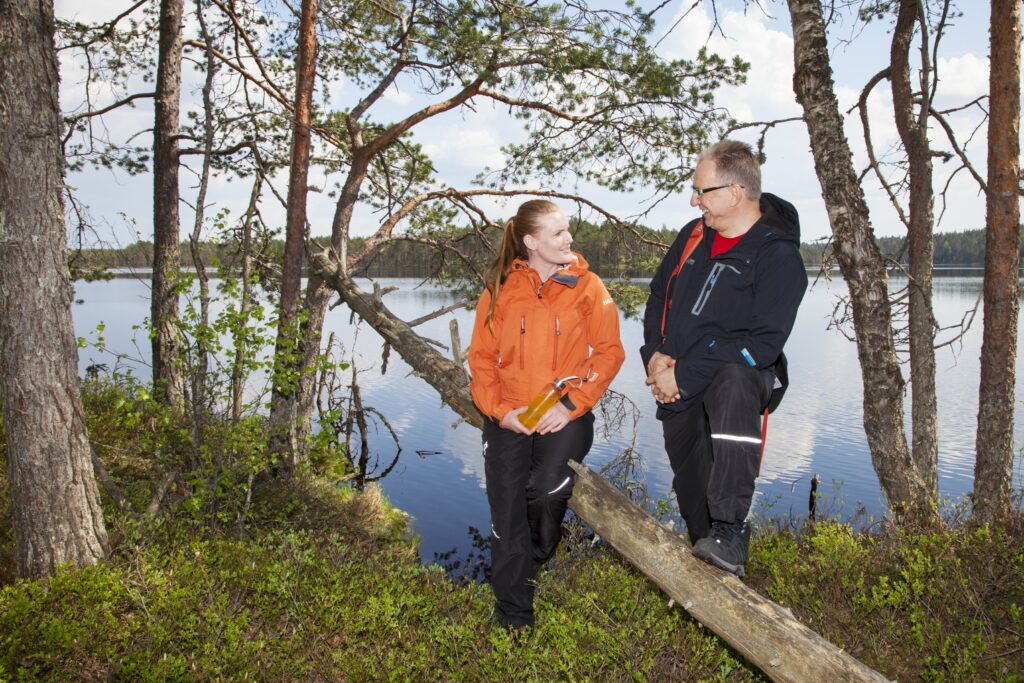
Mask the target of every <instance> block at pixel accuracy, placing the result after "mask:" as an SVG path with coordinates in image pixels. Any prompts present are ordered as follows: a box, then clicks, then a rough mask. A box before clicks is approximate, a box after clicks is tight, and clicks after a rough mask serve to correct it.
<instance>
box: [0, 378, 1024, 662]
mask: <svg viewBox="0 0 1024 683" xmlns="http://www.w3.org/2000/svg"><path fill="white" fill-rule="evenodd" d="M100 399H102V400H97V397H96V396H92V397H91V398H90V400H89V401H87V405H88V406H89V410H90V411H99V413H102V414H97V415H94V417H95V418H96V419H98V420H99V421H100V422H102V424H104V425H105V428H104V429H100V428H99V424H97V427H96V429H95V431H94V435H93V438H94V440H102V443H103V444H105V446H104V447H103V448H99V447H98V450H100V451H101V454H102V455H103V457H104V458H105V460H106V461H107V462H108V467H109V468H110V469H111V471H112V472H113V473H114V474H115V476H116V477H117V478H118V481H119V482H120V483H121V484H122V486H123V487H124V490H125V492H126V493H127V494H128V495H127V498H128V501H127V502H126V503H125V504H124V505H122V506H115V505H113V504H111V503H107V504H106V505H107V508H106V519H107V523H108V528H109V530H110V531H111V538H112V541H113V543H114V544H115V547H114V549H113V551H112V554H111V556H110V558H109V559H108V560H107V561H106V562H104V563H103V564H102V565H100V566H98V567H93V568H88V569H79V570H67V571H64V572H62V573H60V574H59V575H57V576H55V577H52V578H50V579H47V580H41V581H24V580H17V581H16V580H14V579H13V569H12V564H13V563H12V559H13V548H12V543H13V541H12V538H11V532H10V523H9V517H10V515H9V511H8V510H7V506H8V499H7V490H6V489H7V487H6V482H3V485H2V486H0V505H3V506H4V519H5V520H6V521H5V522H4V523H3V524H0V577H2V579H3V581H4V584H5V585H4V587H3V589H2V591H0V680H51V681H77V680H87V681H94V680H152V681H164V680H190V681H191V680H247V679H253V680H314V681H318V680H346V681H366V680H395V681H425V680H466V681H518V680H531V681H550V680H570V681H577V680H594V681H625V680H638V681H643V680H649V681H755V680H764V679H763V678H762V676H761V674H760V673H759V672H758V671H757V670H756V669H754V668H753V667H752V666H750V665H749V664H747V663H745V662H743V661H742V660H741V658H740V657H739V656H738V655H737V654H736V653H735V652H733V651H732V650H730V649H729V648H728V647H727V646H725V645H724V644H723V643H722V641H720V640H719V639H718V638H717V637H715V636H714V634H712V633H710V632H709V631H707V630H706V629H704V628H703V627H701V626H700V625H699V624H698V623H696V622H694V621H693V620H692V619H690V618H689V617H688V616H687V615H686V614H685V613H684V612H683V611H682V610H681V609H679V608H677V607H670V606H669V604H668V601H667V598H666V597H665V596H664V595H663V594H662V593H661V592H660V590H659V589H658V588H657V587H656V586H654V585H653V584H651V583H650V582H649V581H647V580H646V579H645V578H644V577H643V576H642V575H640V574H638V572H636V571H635V570H634V569H633V568H632V567H630V566H629V565H628V564H627V563H625V562H624V561H623V560H621V559H620V558H619V557H618V555H617V554H616V553H615V552H614V551H613V550H612V549H610V548H608V547H607V546H605V545H603V544H598V545H596V546H593V545H592V544H591V543H589V542H586V540H585V539H584V538H583V537H582V533H581V530H579V529H574V530H573V532H572V535H571V537H570V539H569V542H568V543H566V544H565V547H564V548H563V549H562V550H561V551H560V552H559V555H558V556H557V557H556V558H555V560H554V561H553V563H552V565H551V567H550V569H549V571H546V572H545V573H543V574H542V576H541V577H540V580H539V586H538V592H537V626H536V628H535V629H533V631H532V632H530V633H528V634H526V635H511V636H510V635H509V634H507V633H505V632H504V631H503V630H501V629H498V628H496V627H495V626H494V623H493V618H492V614H491V595H490V591H489V589H488V587H487V586H486V585H478V584H475V583H471V582H470V583H465V584H462V585H459V584H456V583H455V582H453V581H452V580H450V579H449V577H448V576H447V575H446V574H445V573H444V572H443V571H442V570H441V569H440V568H438V567H437V566H434V567H424V566H423V565H421V564H420V562H419V558H418V554H417V552H416V548H415V540H414V539H410V538H409V536H408V533H407V529H406V524H405V520H404V517H403V515H401V514H400V513H398V512H397V511H395V510H393V509H392V508H390V506H389V505H388V504H387V501H385V500H383V499H382V498H381V496H380V493H379V491H378V490H377V489H375V488H372V487H371V488H368V489H366V490H365V491H362V492H359V491H354V490H352V489H350V488H339V487H337V486H334V485H332V484H330V483H328V481H327V480H326V479H325V478H323V477H314V476H312V475H309V476H304V477H300V478H298V479H297V480H296V481H295V482H293V483H288V484H285V483H282V482H281V481H280V480H279V479H275V478H273V477H269V476H264V477H260V478H258V479H257V482H258V483H257V485H256V487H255V489H254V491H253V495H252V505H251V508H250V509H248V511H247V517H246V523H245V524H244V525H243V526H242V527H237V526H236V525H234V524H230V523H227V522H226V521H225V522H224V523H220V524H211V523H210V519H211V518H210V517H205V516H202V515H199V514H198V513H197V512H196V508H195V507H194V506H189V505H187V504H185V501H183V500H178V501H177V502H176V503H175V504H174V505H172V506H170V508H169V509H167V510H165V511H164V512H162V513H161V514H159V515H155V516H146V515H139V514H129V512H128V510H130V509H133V506H134V509H144V507H145V505H144V502H145V501H147V500H148V498H149V496H150V495H151V493H152V490H153V489H154V488H155V486H156V484H155V483H154V482H156V481H157V480H158V479H159V476H157V475H156V473H155V472H154V471H152V470H151V469H147V467H146V466H145V463H146V462H147V459H148V461H149V462H150V463H153V462H155V460H154V459H153V458H147V457H146V456H144V454H145V453H152V452H153V451H152V450H146V449H144V448H142V444H140V443H139V440H140V439H143V438H154V439H155V438H157V437H156V436H152V435H154V434H161V433H163V434H164V436H163V437H160V438H163V439H167V438H168V437H167V433H171V434H173V433H176V432H174V430H173V429H172V430H171V431H170V432H168V431H167V430H166V429H165V430H163V431H161V429H162V428H160V427H159V425H158V424H156V422H154V421H148V420H149V418H148V417H147V416H146V415H145V411H136V413H137V417H140V421H139V422H138V424H136V425H135V427H133V428H132V430H130V431H124V432H118V431H117V429H116V426H117V425H118V424H119V422H118V420H115V419H112V418H111V415H110V414H108V413H103V411H110V410H115V408H114V407H113V406H114V405H115V404H117V400H115V399H113V398H112V396H109V395H106V396H101V397H100ZM120 409H121V408H117V410H120ZM118 419H120V418H118ZM147 425H148V426H147ZM147 429H148V430H149V432H148V433H149V434H150V435H151V436H149V437H143V436H141V435H143V434H144V433H147V432H146V430H147ZM0 444H2V440H0ZM148 445H150V446H151V445H152V444H148ZM164 445H165V446H166V444H164ZM0 454H2V445H0ZM207 507H209V506H207ZM218 509H219V510H221V511H223V510H224V509H229V510H233V509H234V508H231V507H230V506H228V505H225V506H221V508H218ZM212 519H213V520H216V519H218V517H217V516H214V517H212ZM223 519H224V520H227V519H228V517H226V516H225V517H224V518H223ZM200 522H201V523H200ZM766 527H771V528H766ZM751 551H752V552H751V558H750V562H749V563H748V566H747V582H748V584H750V585H752V586H753V587H755V588H756V589H757V590H759V591H761V592H762V593H764V594H765V595H767V596H769V597H770V598H772V599H773V600H776V601H777V602H780V603H781V604H783V605H785V606H787V607H789V608H791V609H792V610H793V611H794V613H795V614H796V615H797V616H798V617H799V618H800V619H801V620H803V621H804V622H805V623H807V624H808V625H810V626H811V627H812V628H814V629H815V630H817V631H818V632H819V633H821V634H822V635H823V636H825V637H826V638H828V639H829V640H831V641H832V642H834V643H836V644H837V645H840V646H841V647H843V648H845V649H846V650H847V651H849V652H851V653H852V654H854V655H855V656H857V657H858V658H860V659H861V660H863V661H864V662H866V663H867V664H869V665H870V666H872V667H874V668H876V669H878V670H879V671H881V672H883V673H884V674H886V675H887V676H889V677H891V678H897V679H899V680H900V681H913V680H924V681H1019V680H1022V672H1024V523H1022V522H1021V520H1020V519H1019V518H1018V519H1015V520H1010V521H1009V522H1008V524H1007V525H1006V526H1003V527H999V528H990V527H972V526H970V525H968V524H960V523H953V522H951V523H949V524H948V525H946V526H944V527H943V528H941V529H937V530H929V531H925V532H918V533H912V532H907V531H900V530H897V529H894V528H890V527H887V526H884V525H881V526H880V525H875V526H874V527H872V528H871V530H870V531H855V530H854V529H853V528H851V527H850V526H849V525H846V524H841V523H838V522H834V521H824V522H819V523H817V524H815V525H813V526H811V525H807V526H803V527H802V528H800V529H799V530H794V529H793V528H791V527H790V526H786V525H781V524H778V525H768V524H763V525H762V529H761V531H760V533H759V534H758V535H757V536H756V537H755V539H754V542H753V544H752V548H751Z"/></svg>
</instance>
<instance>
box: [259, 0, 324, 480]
mask: <svg viewBox="0 0 1024 683" xmlns="http://www.w3.org/2000/svg"><path fill="white" fill-rule="evenodd" d="M316 12H317V2H316V0H302V18H301V20H300V23H299V53H298V56H297V57H296V64H295V71H296V80H295V124H294V127H293V129H292V161H291V175H290V178H289V182H288V210H287V220H286V224H285V243H284V267H283V268H282V270H281V303H280V311H279V314H278V323H277V344H276V346H275V350H274V384H273V388H272V394H271V407H270V422H271V441H270V452H271V453H272V454H274V455H276V456H277V458H278V462H280V463H281V466H282V469H283V470H284V471H285V472H291V471H292V470H293V469H294V467H295V465H296V464H298V460H300V459H301V452H302V450H303V449H302V448H301V446H300V444H299V439H298V436H297V431H298V430H297V425H298V424H299V423H300V419H299V416H298V414H297V411H296V400H295V395H296V392H297V390H298V385H299V379H300V375H301V374H302V373H303V371H308V372H310V373H312V371H313V368H314V366H313V365H312V364H311V365H309V366H305V365H304V363H303V362H302V352H301V349H300V348H299V339H300V336H299V335H300V326H299V324H298V323H299V319H298V318H299V316H298V313H299V294H300V292H301V291H302V255H303V245H304V242H305V239H304V238H305V228H306V195H307V194H308V184H309V181H308V178H309V140H310V122H311V118H312V111H311V110H312V106H313V80H314V77H315V75H316V69H315V67H316Z"/></svg>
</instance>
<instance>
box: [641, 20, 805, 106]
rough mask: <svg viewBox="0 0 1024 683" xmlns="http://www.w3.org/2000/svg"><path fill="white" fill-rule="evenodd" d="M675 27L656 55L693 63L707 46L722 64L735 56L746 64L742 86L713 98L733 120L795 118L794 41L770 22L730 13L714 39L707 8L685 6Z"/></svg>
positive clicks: (725, 90)
mask: <svg viewBox="0 0 1024 683" xmlns="http://www.w3.org/2000/svg"><path fill="white" fill-rule="evenodd" d="M684 13H685V16H682V15H683V14H684ZM675 21H678V22H679V24H678V25H677V26H676V27H675V29H674V30H673V31H672V33H671V34H670V35H669V36H668V37H666V38H665V39H664V40H663V42H662V45H661V47H660V49H659V51H660V52H661V54H662V55H663V56H665V57H668V58H673V59H679V58H683V59H692V58H693V57H695V56H696V55H697V51H698V50H699V49H700V48H701V47H704V46H706V47H707V48H708V49H709V50H710V51H712V52H715V53H717V54H718V55H720V56H722V57H724V58H726V59H731V58H732V57H735V56H738V57H740V58H742V59H743V60H744V61H746V62H748V63H749V64H750V70H749V71H748V72H747V82H746V83H745V84H743V85H740V86H737V87H730V88H723V89H722V90H721V91H720V92H719V93H718V95H717V96H716V100H717V101H718V102H719V103H720V104H721V105H722V106H724V107H725V108H726V109H728V110H729V113H730V114H731V115H732V116H733V117H734V118H736V119H737V120H741V121H743V120H768V119H774V118H782V117H789V116H795V115H799V107H798V106H797V104H796V101H795V98H794V96H793V39H792V38H791V37H790V36H789V35H788V34H786V33H785V32H783V31H780V30H777V29H775V28H772V27H771V26H769V23H771V22H775V20H774V19H772V18H771V17H767V16H765V15H763V14H760V13H757V12H749V13H745V12H737V11H730V12H727V13H726V14H725V15H724V17H720V21H721V31H718V30H715V31H714V32H713V33H712V32H711V18H710V17H709V16H708V13H707V10H706V9H705V7H704V6H700V7H698V8H696V9H690V4H689V3H683V5H682V6H681V7H680V10H679V12H678V13H677V14H676V16H675V17H674V18H673V23H674V22H675ZM722 33H724V34H725V35H724V37H723V35H722Z"/></svg>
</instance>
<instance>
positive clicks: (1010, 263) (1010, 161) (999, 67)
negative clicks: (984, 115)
mask: <svg viewBox="0 0 1024 683" xmlns="http://www.w3.org/2000/svg"><path fill="white" fill-rule="evenodd" d="M1020 13H1021V8H1020V1H1019V0H993V2H992V16H991V30H990V41H991V48H990V57H989V63H990V64H991V65H992V68H991V69H989V120H988V198H987V205H986V209H987V211H986V218H985V230H986V234H985V284H984V310H985V318H984V331H983V333H982V344H981V380H980V383H979V397H978V433H977V440H976V450H977V459H976V461H975V465H974V494H973V502H974V512H975V515H977V516H978V517H979V518H980V519H997V518H998V517H1000V516H1002V515H1004V514H1007V513H1009V511H1010V508H1011V503H1012V500H1011V498H1012V472H1013V455H1014V451H1013V408H1014V405H1015V400H1014V396H1013V386H1014V379H1015V374H1016V366H1015V354H1016V350H1017V314H1018V309H1019V306H1020V292H1019V289H1020V287H1019V284H1018V279H1017V278H1018V268H1019V266H1020V264H1019V262H1018V259H1019V257H1018V250H1019V236H1018V234H1019V233H1018V226H1019V224H1020V198H1019V191H1020V190H1019V188H1020V138H1019V134H1020V41H1021V32H1020Z"/></svg>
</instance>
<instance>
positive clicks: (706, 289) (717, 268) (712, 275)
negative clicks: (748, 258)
mask: <svg viewBox="0 0 1024 683" xmlns="http://www.w3.org/2000/svg"><path fill="white" fill-rule="evenodd" d="M724 271H732V272H733V273H735V274H736V275H742V273H740V271H739V269H737V268H736V267H735V266H730V265H729V264H728V263H724V262H723V261H715V264H714V265H713V266H711V272H709V273H708V277H707V279H706V280H704V286H702V287H701V288H700V294H698V295H697V300H696V301H695V302H694V304H693V308H692V309H690V313H692V314H693V315H700V314H701V312H702V311H703V310H704V306H705V305H707V303H708V299H709V298H710V297H711V292H712V290H714V288H715V284H717V283H718V280H719V278H721V277H722V275H723V272H724Z"/></svg>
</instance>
